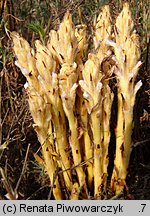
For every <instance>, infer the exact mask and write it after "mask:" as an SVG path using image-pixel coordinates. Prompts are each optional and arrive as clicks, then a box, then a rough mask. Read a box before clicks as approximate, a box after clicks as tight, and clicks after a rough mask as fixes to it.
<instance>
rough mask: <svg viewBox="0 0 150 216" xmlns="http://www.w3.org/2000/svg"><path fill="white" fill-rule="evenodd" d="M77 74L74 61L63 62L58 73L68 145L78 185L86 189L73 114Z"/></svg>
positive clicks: (76, 125) (75, 121) (76, 126)
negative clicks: (68, 133)
mask: <svg viewBox="0 0 150 216" xmlns="http://www.w3.org/2000/svg"><path fill="white" fill-rule="evenodd" d="M77 79H78V75H77V73H76V63H74V64H73V65H69V64H63V65H62V68H61V70H60V74H59V87H60V92H61V98H62V103H63V109H64V111H65V114H66V116H67V119H68V122H69V128H70V138H69V141H70V146H71V149H72V155H73V161H74V165H75V166H77V167H76V172H77V175H78V180H79V185H80V187H81V188H82V187H83V188H84V190H85V192H87V191H86V190H87V189H86V181H85V173H84V171H83V168H82V167H81V166H80V164H81V162H82V158H81V149H80V144H79V134H78V123H77V118H76V116H75V114H74V106H75V98H76V88H77V86H78V85H77V83H76V82H77Z"/></svg>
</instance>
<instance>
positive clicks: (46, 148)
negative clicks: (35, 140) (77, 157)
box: [38, 130, 63, 200]
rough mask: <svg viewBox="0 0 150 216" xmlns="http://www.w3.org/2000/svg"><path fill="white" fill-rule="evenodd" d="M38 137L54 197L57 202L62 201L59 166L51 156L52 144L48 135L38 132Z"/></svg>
mask: <svg viewBox="0 0 150 216" xmlns="http://www.w3.org/2000/svg"><path fill="white" fill-rule="evenodd" d="M38 137H39V141H40V143H41V146H42V152H43V157H44V161H45V166H46V170H47V173H48V175H49V177H50V181H51V187H53V194H54V197H55V199H56V200H61V199H63V197H62V192H61V189H60V185H59V182H58V175H57V164H56V162H55V161H54V159H53V156H52V154H51V153H52V151H51V146H50V142H49V140H48V139H47V133H46V132H44V131H42V130H40V132H38Z"/></svg>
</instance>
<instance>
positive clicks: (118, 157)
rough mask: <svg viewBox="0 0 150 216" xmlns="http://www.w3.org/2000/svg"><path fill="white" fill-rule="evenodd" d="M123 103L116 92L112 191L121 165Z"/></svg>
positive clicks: (119, 94)
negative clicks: (116, 107)
mask: <svg viewBox="0 0 150 216" xmlns="http://www.w3.org/2000/svg"><path fill="white" fill-rule="evenodd" d="M122 106H123V103H122V97H121V93H120V92H119V90H118V115H117V128H116V131H115V133H116V156H115V160H114V170H113V175H112V179H111V187H112V190H113V191H115V189H116V185H117V180H118V179H119V170H120V167H121V164H122V157H121V147H122V144H123V136H124V135H123V133H124V131H123V119H124V117H123V110H122V109H123V108H122Z"/></svg>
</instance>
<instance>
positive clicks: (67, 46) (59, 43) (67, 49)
mask: <svg viewBox="0 0 150 216" xmlns="http://www.w3.org/2000/svg"><path fill="white" fill-rule="evenodd" d="M48 48H49V50H50V51H51V52H52V53H53V55H54V56H55V58H56V59H57V60H58V61H59V63H61V64H62V63H68V64H73V62H74V61H75V57H76V54H77V38H76V37H75V26H74V24H73V22H72V17H71V14H70V13H69V12H67V13H66V14H65V16H64V19H63V21H62V23H61V24H60V27H59V29H58V31H57V32H56V31H51V32H50V40H49V42H48Z"/></svg>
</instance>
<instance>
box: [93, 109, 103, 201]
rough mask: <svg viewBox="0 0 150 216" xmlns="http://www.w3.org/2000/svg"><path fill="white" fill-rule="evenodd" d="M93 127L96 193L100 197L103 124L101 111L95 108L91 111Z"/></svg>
mask: <svg viewBox="0 0 150 216" xmlns="http://www.w3.org/2000/svg"><path fill="white" fill-rule="evenodd" d="M91 128H92V133H93V142H94V195H95V196H96V197H97V198H98V197H100V193H101V183H102V164H101V156H102V155H101V152H102V145H101V143H102V142H101V125H100V117H99V112H97V111H96V110H94V111H93V112H92V113H91Z"/></svg>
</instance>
